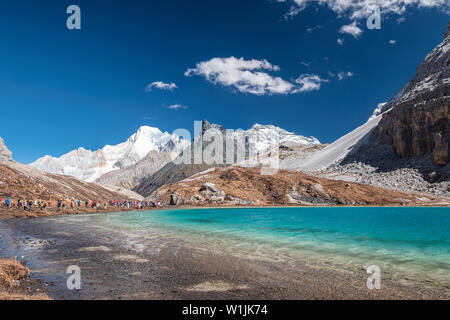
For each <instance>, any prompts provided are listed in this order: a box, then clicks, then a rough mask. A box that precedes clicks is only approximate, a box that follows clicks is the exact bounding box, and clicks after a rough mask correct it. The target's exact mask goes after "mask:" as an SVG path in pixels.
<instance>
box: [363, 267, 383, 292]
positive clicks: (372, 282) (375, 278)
mask: <svg viewBox="0 0 450 320" xmlns="http://www.w3.org/2000/svg"><path fill="white" fill-rule="evenodd" d="M367 274H370V277H369V278H367V283H366V285H367V289H369V290H374V289H376V290H380V289H381V269H380V267H379V266H370V267H368V268H367Z"/></svg>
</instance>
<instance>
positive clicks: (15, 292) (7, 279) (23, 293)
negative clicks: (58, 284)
mask: <svg viewBox="0 0 450 320" xmlns="http://www.w3.org/2000/svg"><path fill="white" fill-rule="evenodd" d="M29 273H30V271H29V270H28V268H26V267H24V266H23V265H22V264H20V263H19V262H17V261H16V260H14V259H0V300H51V299H50V298H49V297H48V296H47V295H46V294H45V293H38V292H37V291H36V290H31V289H28V286H27V281H28V275H29ZM16 283H17V285H15V284H16Z"/></svg>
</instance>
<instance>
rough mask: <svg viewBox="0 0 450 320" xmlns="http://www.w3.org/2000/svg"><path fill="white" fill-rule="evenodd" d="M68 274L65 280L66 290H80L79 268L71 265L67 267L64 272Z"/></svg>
mask: <svg viewBox="0 0 450 320" xmlns="http://www.w3.org/2000/svg"><path fill="white" fill-rule="evenodd" d="M66 273H67V274H70V276H69V278H68V279H67V282H66V284H67V289H69V290H81V269H80V267H79V266H76V265H73V266H69V267H68V268H67V271H66Z"/></svg>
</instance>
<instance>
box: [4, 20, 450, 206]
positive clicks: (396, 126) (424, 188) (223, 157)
mask: <svg viewBox="0 0 450 320" xmlns="http://www.w3.org/2000/svg"><path fill="white" fill-rule="evenodd" d="M449 49H450V23H449V25H448V26H447V31H446V33H445V36H444V39H443V41H442V42H441V43H440V44H439V45H438V46H437V47H436V48H434V49H433V50H432V51H431V52H430V53H429V54H428V55H427V56H426V57H425V59H424V61H423V62H422V63H421V64H420V65H419V67H418V68H417V70H416V73H415V75H414V76H413V78H412V79H411V80H410V81H408V82H407V84H406V85H405V86H404V87H403V88H401V90H400V91H398V93H397V94H395V95H394V97H393V98H392V99H390V100H389V101H387V102H385V103H380V104H379V105H378V106H377V107H376V108H375V111H374V113H373V115H372V116H371V117H370V118H369V120H368V121H367V122H365V123H364V124H362V125H361V126H360V127H358V128H356V129H355V130H353V131H351V132H350V133H348V134H346V135H345V136H343V137H342V138H340V139H338V140H336V141H335V142H333V143H331V144H329V145H323V144H321V143H320V141H319V140H317V139H316V138H314V137H304V136H301V135H296V134H294V133H291V132H288V131H286V130H284V129H281V128H279V127H276V126H273V125H260V124H255V125H253V126H252V127H251V128H250V129H248V130H246V131H233V132H232V134H231V136H229V137H230V138H231V139H232V140H231V141H232V142H233V143H232V144H229V141H227V139H225V140H218V139H219V134H224V133H225V132H226V129H225V128H224V127H222V126H221V125H219V124H212V123H210V122H209V121H207V120H204V121H203V123H202V128H201V131H200V132H199V133H198V134H197V135H196V136H195V137H194V139H193V141H188V140H186V139H183V138H180V137H179V136H177V135H174V134H173V135H171V134H169V133H167V132H164V133H163V132H162V131H160V130H159V129H157V128H152V127H147V126H144V127H141V128H139V130H138V131H137V132H136V133H135V134H133V135H132V136H131V137H130V138H129V139H128V140H127V141H125V142H123V143H120V144H118V145H115V146H105V147H103V148H102V149H99V150H97V151H90V150H86V149H84V148H79V149H77V150H74V151H71V152H69V153H67V154H65V155H63V156H61V157H59V158H55V157H51V156H45V157H43V158H40V159H38V160H36V161H35V162H33V163H32V164H30V166H31V167H33V168H36V169H39V170H41V171H44V172H47V173H51V174H57V175H70V176H74V177H76V178H79V179H81V180H84V181H88V182H93V181H95V182H96V183H97V184H101V185H103V186H106V187H107V188H112V187H114V188H126V189H129V190H133V191H134V192H136V193H138V194H139V195H141V196H144V197H148V198H149V199H152V198H154V197H155V195H156V198H158V197H157V196H158V195H161V192H162V191H164V192H166V195H165V199H166V200H168V199H170V202H172V203H175V204H176V203H178V202H179V201H177V199H178V198H179V196H175V194H176V189H177V188H178V189H180V190H182V189H183V188H184V187H186V185H187V184H188V182H189V183H190V182H191V180H190V179H193V178H192V177H193V176H195V177H202V179H203V180H202V181H203V182H204V183H208V181H207V179H208V177H210V176H211V177H212V178H214V179H216V180H217V181H218V182H220V183H221V184H223V185H225V184H226V181H228V180H230V179H231V180H232V181H235V180H236V179H239V177H246V178H245V181H242V183H243V184H242V183H241V184H239V185H238V186H236V187H239V188H240V189H241V191H242V192H244V191H243V190H248V191H249V192H251V190H253V189H252V188H254V187H255V188H256V186H253V185H252V183H253V182H252V181H254V180H255V181H256V180H259V181H260V182H261V183H262V184H261V185H259V186H258V188H259V189H258V190H259V191H258V193H261V192H262V194H264V197H265V199H266V202H267V201H269V202H270V200H269V199H270V197H269V198H267V194H265V193H264V192H265V191H264V190H262V189H261V188H266V187H267V188H268V189H267V190H266V191H267V192H269V193H273V192H275V191H274V190H271V189H270V188H271V187H270V185H267V184H265V182H264V181H266V182H267V181H269V180H267V179H265V178H261V179H260V178H259V177H258V178H257V177H256V176H255V175H254V174H255V172H256V171H255V170H254V168H251V167H255V166H261V165H262V162H261V161H260V160H261V159H265V158H270V157H271V156H272V155H273V154H274V153H275V154H277V155H279V161H280V162H279V165H280V166H279V168H280V169H281V170H288V171H283V172H284V174H288V172H292V175H294V176H298V175H297V174H296V173H294V172H299V171H300V172H304V173H307V174H308V175H309V177H310V178H308V177H304V176H301V179H306V180H308V181H311V180H312V179H313V178H311V176H314V177H317V178H321V179H322V178H325V179H331V180H335V181H336V180H339V181H341V182H342V181H346V182H347V183H360V184H365V185H372V186H376V187H383V188H388V189H390V190H398V191H402V192H412V193H427V194H436V195H444V196H445V195H448V194H449V192H450V168H449V160H450V159H449V158H450V156H449V149H450V147H449V143H450V115H449V102H450V51H449ZM217 142H218V143H217ZM228 151H233V154H236V151H241V152H243V153H244V155H245V158H246V160H247V161H242V159H240V160H239V161H238V159H237V158H234V159H233V160H235V162H233V163H229V162H228V161H227V160H228V159H227V152H228ZM275 151H276V152H275ZM194 154H201V158H200V161H194V160H195V159H194V158H195V156H194ZM255 159H256V160H257V161H253V160H255ZM0 160H1V161H3V162H4V163H5V162H11V161H12V158H11V153H10V152H9V150H8V149H7V148H6V147H5V146H4V143H3V140H1V139H0ZM185 160H188V161H187V162H186V161H185ZM197 160H198V159H197ZM250 160H252V161H250ZM237 166H239V168H243V169H239V170H237V171H236V170H234V169H233V168H236V167H237ZM213 168H218V169H220V170H222V171H220V170H219V171H217V170H216V171H214V172H216V173H217V174H216V176H214V177H213V176H212V175H211V172H213V171H211V170H214V169H213ZM242 170H243V171H242ZM245 171H249V172H251V174H247V173H246V172H245ZM230 177H231V178H230ZM298 177H299V178H300V176H298ZM314 179H315V178H314ZM272 180H273V179H272ZM275 180H276V179H275ZM275 180H273V181H272V183H271V185H275V184H276V181H275ZM314 181H316V180H314ZM317 181H318V180H317ZM235 182H236V181H235ZM255 183H256V182H255ZM291 183H292V181H290V182H289V188H288V189H289V190H288V189H286V188H285V187H286V186H287V185H286V186H285V187H283V186H280V188H279V189H278V190H277V191H276V192H277V193H280V192H281V193H283V195H281V194H280V195H279V197H278V198H277V199H282V200H280V201H283V202H285V201H287V200H286V199H288V200H289V199H291V198H292V197H293V196H292V195H295V194H298V193H299V191H298V188H299V187H298V186H295V185H291ZM324 184H326V185H330V186H331V185H332V183H330V182H329V181H328V180H326V181H325V182H324ZM194 185H195V186H194V188H197V187H198V185H197V183H195V184H194ZM306 185H308V186H306ZM343 185H344V186H345V185H346V183H344V184H343ZM163 186H166V187H164V188H163ZM167 186H170V188H169V189H168V188H167ZM202 188H203V186H202ZM208 188H209V187H207V188H206V189H208ZM283 188H284V189H283ZM303 188H304V190H303V193H302V199H305V198H303V197H310V196H311V197H313V198H314V197H315V196H318V195H319V194H320V193H322V194H323V192H322V191H320V190H319V191H320V192H319V191H317V190H316V189H314V188H319V189H320V187H318V186H317V185H312V186H311V185H310V184H309V183H306V182H305V183H304V187H303ZM305 188H306V189H305ZM311 188H313V189H314V190H316V191H317V192H316V191H314V192H313V191H311V190H310V189H311ZM333 188H334V187H333ZM209 189H211V190H212V189H213V188H212V187H211V186H210V188H209ZM209 189H208V190H209ZM224 189H226V188H224ZM211 190H210V191H211ZM308 190H310V191H311V192H309V191H308ZM358 190H362V189H361V188H358ZM371 190H372V189H371ZM378 191H379V190H378V189H377V190H375V189H373V192H376V193H377V194H378ZM170 192H172V193H173V194H174V197H175V198H177V197H178V198H177V199H174V198H173V197H172V196H171V194H170ZM189 192H191V193H192V194H189V193H188V191H187V189H186V194H185V195H184V198H183V199H184V200H183V201H184V202H185V201H191V198H190V197H192V196H196V194H195V192H196V190H194V189H189ZM211 192H212V193H213V197H216V196H217V194H214V192H213V191H211ZM287 192H289V197H288V196H287ZM371 192H372V191H371ZM207 193H208V192H207ZM244 193H245V192H244ZM208 194H209V193H208ZM379 195H380V196H381V193H380V194H379ZM233 197H235V196H233ZM236 197H237V196H236ZM219 198H220V197H219ZM223 198H224V199H225V198H226V195H224V197H223ZM244 198H245V197H244ZM244 198H241V199H244ZM294 198H295V197H294ZM422 198H423V197H422ZM186 199H188V200H186ZM233 199H234V198H233ZM233 199H231V200H229V203H234V200H233ZM308 199H309V198H308ZM327 199H328V200H330V199H331V198H330V196H328V198H327ZM404 199H406V198H405V197H404V198H403V200H404ZM414 199H415V198H414ZM414 199H409V200H408V201H413V202H414V201H416V200H414ZM424 199H425V198H424ZM244 200H245V199H244ZM244 200H242V201H244ZM247 200H248V199H247ZM247 200H245V201H247ZM328 200H327V201H328ZM341 200H342V199H341ZM403 200H399V201H400V202H402V201H403ZM183 201H181V202H183ZM245 201H244V202H245ZM248 201H249V200H248ZM289 201H290V200H289ZM312 201H313V202H312V203H314V201H317V199H316V198H314V199H313V200H312ZM330 201H331V200H330ZM332 201H334V203H339V201H338V200H337V199H336V198H333V200H332ZM349 201H350V200H349ZM377 201H378V200H377ZM380 201H381V200H380ZM405 201H406V200H405ZM420 201H422V200H420ZM424 201H428V200H424ZM439 201H440V200H439ZM294 202H295V201H294ZM294 202H292V203H294ZM304 202H305V201H303V200H301V201H300V202H299V203H304ZM306 202H308V201H306ZM413 202H411V203H413ZM194 203H196V202H195V201H194ZM252 203H257V201H256V202H254V201H253V202H252ZM350 203H351V201H350ZM366 203H368V202H367V201H366ZM402 203H403V202H402Z"/></svg>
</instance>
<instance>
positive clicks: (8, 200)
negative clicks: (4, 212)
mask: <svg viewBox="0 0 450 320" xmlns="http://www.w3.org/2000/svg"><path fill="white" fill-rule="evenodd" d="M5 204H6V208H8V209H9V205H10V204H11V199H10V198H9V197H8V198H6V200H5Z"/></svg>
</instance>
